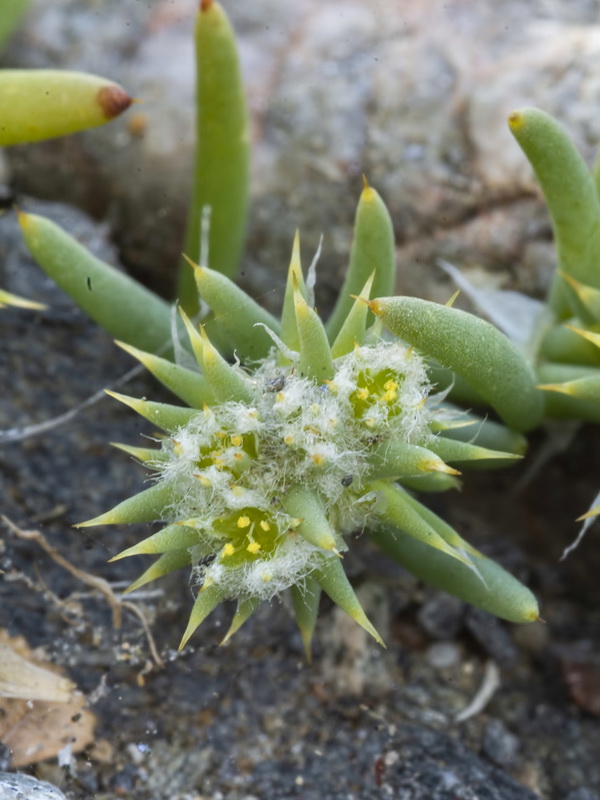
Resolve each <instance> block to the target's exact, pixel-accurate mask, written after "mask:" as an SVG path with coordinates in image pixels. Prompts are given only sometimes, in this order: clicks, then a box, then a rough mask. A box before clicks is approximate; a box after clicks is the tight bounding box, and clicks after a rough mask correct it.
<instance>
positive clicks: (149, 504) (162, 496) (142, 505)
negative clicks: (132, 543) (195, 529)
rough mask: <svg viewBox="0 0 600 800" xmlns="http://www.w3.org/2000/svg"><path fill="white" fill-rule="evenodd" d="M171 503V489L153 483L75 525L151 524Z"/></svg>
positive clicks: (79, 526) (82, 526)
mask: <svg viewBox="0 0 600 800" xmlns="http://www.w3.org/2000/svg"><path fill="white" fill-rule="evenodd" d="M172 501H173V488H172V487H171V486H170V485H168V484H164V483H155V484H154V485H153V486H151V487H150V488H149V489H145V490H144V491H143V492H140V493H139V494H136V495H134V496H133V497H128V498H127V500H123V502H122V503H119V504H118V505H116V506H115V507H114V508H113V509H111V510H110V511H106V512H105V513H104V514H100V516H98V517H94V518H93V519H88V520H87V521H86V522H80V523H79V524H78V525H75V527H76V528H89V527H91V526H92V525H123V524H133V523H134V522H153V521H154V520H155V519H160V518H161V516H162V515H163V513H164V510H165V508H166V507H168V506H169V505H170V504H171V503H172Z"/></svg>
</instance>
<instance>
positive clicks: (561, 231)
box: [508, 108, 600, 319]
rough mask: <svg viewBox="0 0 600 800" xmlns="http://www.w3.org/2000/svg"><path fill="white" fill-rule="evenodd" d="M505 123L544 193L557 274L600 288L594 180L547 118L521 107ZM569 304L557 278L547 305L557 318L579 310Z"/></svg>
mask: <svg viewBox="0 0 600 800" xmlns="http://www.w3.org/2000/svg"><path fill="white" fill-rule="evenodd" d="M508 124H509V127H510V130H511V133H512V134H513V136H514V137H515V139H516V140H517V142H518V143H519V145H520V146H521V148H522V149H523V152H524V153H525V155H526V156H527V158H528V159H529V161H530V163H531V165H532V167H533V169H534V171H535V174H536V177H537V179H538V181H539V182H540V186H541V187H542V191H543V192H544V197H545V199H546V203H547V204H548V210H549V212H550V217H551V219H552V227H553V229H554V239H555V242H556V248H557V253H558V262H559V267H560V269H561V271H562V272H563V273H566V274H567V275H569V276H571V277H573V278H575V279H576V280H578V281H581V282H582V283H585V284H589V285H590V286H595V287H597V288H600V271H599V270H598V260H599V257H600V200H599V199H598V195H597V193H596V187H595V184H594V179H593V176H592V175H591V173H590V171H589V169H588V168H587V166H586V164H585V162H584V160H583V159H582V157H581V156H580V154H579V153H578V152H577V149H576V148H575V146H574V145H573V143H572V142H571V140H570V139H569V137H568V135H567V134H566V132H565V130H564V129H563V128H562V126H561V125H559V123H558V122H557V121H556V120H555V119H553V118H552V117H551V116H550V115H549V114H546V113H544V112H543V111H540V110H539V109H537V108H523V109H520V110H519V111H514V112H513V113H512V114H511V115H510V116H509V118H508ZM573 299H574V296H573V294H572V292H571V291H570V290H569V289H568V288H567V287H566V286H565V283H564V280H563V279H562V278H561V277H560V275H559V274H557V275H556V277H555V279H554V284H553V288H552V292H551V296H550V303H551V305H552V307H553V308H554V310H555V311H556V312H557V314H558V316H559V318H563V319H564V318H565V317H567V316H571V313H575V314H578V313H579V312H580V311H581V308H578V304H577V303H575V302H573ZM567 303H568V304H569V307H570V309H571V313H569V308H568V307H567ZM584 319H585V316H584Z"/></svg>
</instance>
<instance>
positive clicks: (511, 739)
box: [483, 719, 519, 767]
mask: <svg viewBox="0 0 600 800" xmlns="http://www.w3.org/2000/svg"><path fill="white" fill-rule="evenodd" d="M518 749H519V740H518V738H517V737H516V736H515V735H514V734H512V733H511V732H510V731H509V730H507V729H506V727H505V725H504V723H503V722H501V721H500V720H499V719H491V720H490V721H489V722H488V724H487V726H486V729H485V732H484V734H483V752H484V753H485V755H486V756H487V757H488V758H489V759H490V761H493V762H494V764H497V765H498V766H499V767H508V766H510V765H511V764H513V763H514V761H515V758H516V755H517V752H518Z"/></svg>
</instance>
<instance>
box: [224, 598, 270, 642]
mask: <svg viewBox="0 0 600 800" xmlns="http://www.w3.org/2000/svg"><path fill="white" fill-rule="evenodd" d="M259 606H260V600H259V599H258V598H257V597H250V598H249V599H248V600H238V604H237V608H236V611H235V614H234V616H233V619H232V620H231V625H230V626H229V630H228V631H227V633H226V634H225V636H224V637H223V639H222V641H221V644H222V645H224V644H227V642H228V641H229V640H230V639H231V637H232V636H233V635H234V634H235V633H237V632H238V631H239V629H240V628H241V627H242V625H244V624H245V623H246V622H247V621H248V620H249V619H250V617H251V616H252V614H254V612H255V611H256V609H257V608H258V607H259Z"/></svg>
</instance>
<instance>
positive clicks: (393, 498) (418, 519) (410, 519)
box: [371, 481, 471, 567]
mask: <svg viewBox="0 0 600 800" xmlns="http://www.w3.org/2000/svg"><path fill="white" fill-rule="evenodd" d="M371 486H372V487H373V489H374V490H375V491H376V492H378V493H379V494H380V495H381V496H382V497H383V498H384V499H385V510H384V512H382V514H381V516H382V518H384V519H386V520H389V522H390V523H391V524H392V525H393V526H394V527H395V528H399V529H400V530H403V531H405V532H406V533H408V534H409V536H413V537H414V538H415V539H418V540H419V541H420V542H423V544H426V545H427V546H428V547H430V548H432V550H440V551H441V552H443V553H446V554H447V555H448V556H450V557H451V558H455V559H457V560H458V561H460V562H461V563H463V564H466V565H467V566H468V567H470V566H471V559H470V557H469V555H468V553H467V548H466V546H463V545H466V543H465V542H463V541H462V540H460V537H459V536H458V534H455V540H454V541H452V542H449V541H447V539H448V538H449V537H448V535H446V536H442V535H440V532H439V531H436V530H435V529H434V528H433V527H432V526H431V525H430V524H429V522H427V521H426V520H425V519H423V516H422V515H421V514H420V513H419V510H420V509H418V508H415V507H414V505H413V504H412V503H411V500H412V499H413V498H411V497H410V495H409V494H408V493H407V492H405V491H404V490H403V489H401V488H400V487H399V486H398V485H396V484H392V483H386V482H385V481H374V482H373V483H372V484H371ZM450 530H452V529H450ZM457 540H458V541H460V545H461V546H460V547H457V546H456V544H455V541H457Z"/></svg>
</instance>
